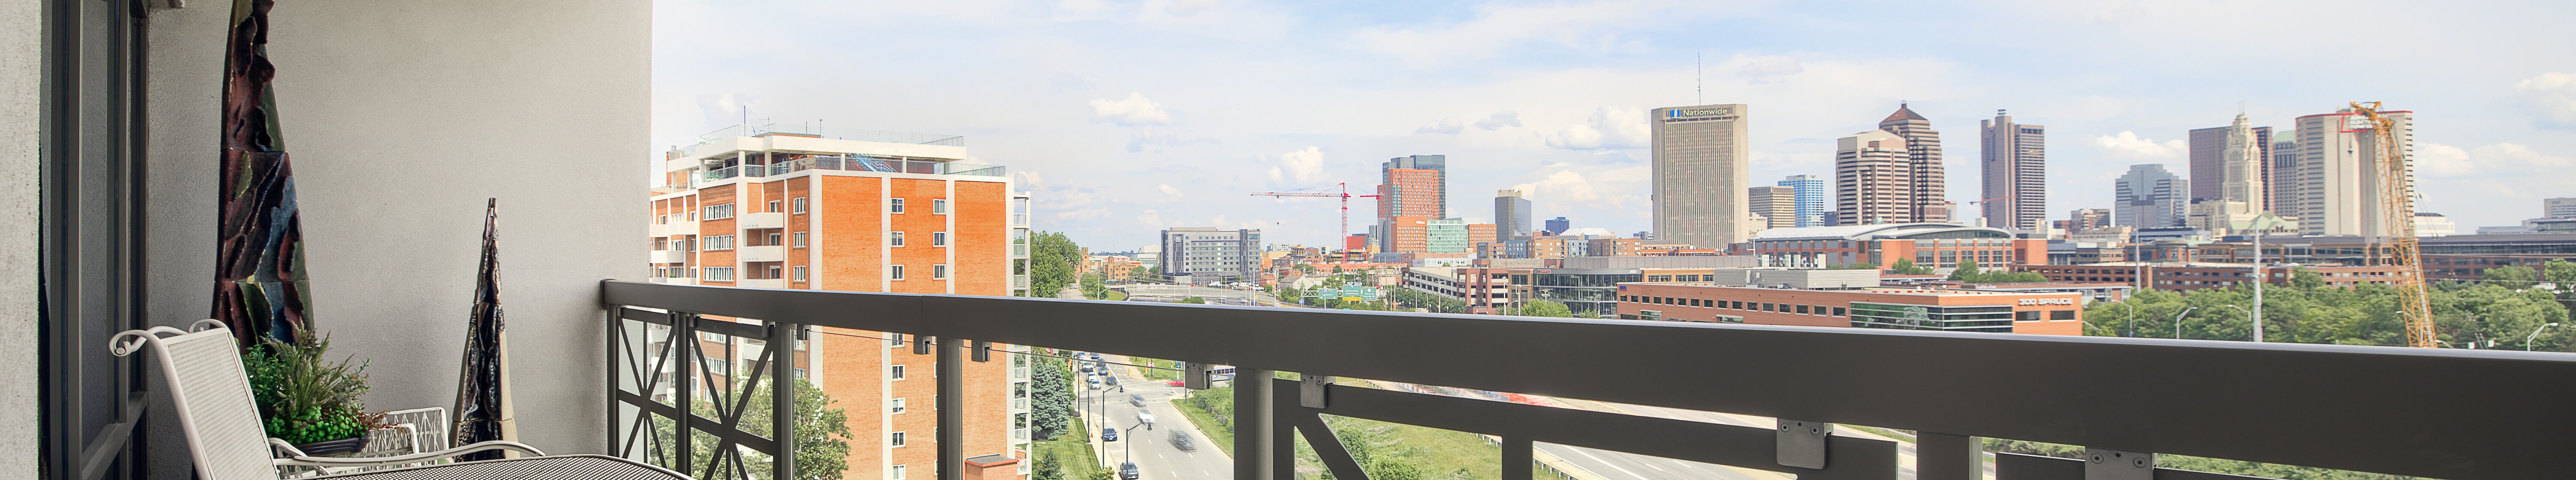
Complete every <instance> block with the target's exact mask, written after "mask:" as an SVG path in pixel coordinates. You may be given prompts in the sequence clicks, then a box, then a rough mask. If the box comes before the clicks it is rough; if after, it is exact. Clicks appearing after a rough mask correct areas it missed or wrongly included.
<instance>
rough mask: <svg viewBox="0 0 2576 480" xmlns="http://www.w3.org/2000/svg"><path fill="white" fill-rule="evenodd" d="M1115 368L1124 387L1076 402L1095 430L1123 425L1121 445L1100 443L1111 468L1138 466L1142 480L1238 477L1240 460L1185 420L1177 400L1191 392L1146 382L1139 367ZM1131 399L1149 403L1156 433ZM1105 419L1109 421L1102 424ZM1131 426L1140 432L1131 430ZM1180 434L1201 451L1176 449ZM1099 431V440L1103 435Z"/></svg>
mask: <svg viewBox="0 0 2576 480" xmlns="http://www.w3.org/2000/svg"><path fill="white" fill-rule="evenodd" d="M1102 358H1104V359H1107V360H1109V361H1112V362H1125V361H1127V359H1126V357H1121V356H1115V355H1105V356H1103V357H1102ZM1109 367H1110V368H1108V369H1107V370H1108V371H1109V372H1111V374H1112V375H1116V376H1117V377H1118V384H1119V387H1106V388H1103V389H1101V390H1088V389H1086V390H1082V396H1081V397H1080V398H1077V399H1076V403H1075V405H1076V406H1079V407H1082V408H1083V416H1084V418H1085V419H1086V420H1085V421H1086V422H1089V424H1090V425H1094V426H1093V427H1091V428H1092V429H1094V430H1098V429H1099V428H1100V427H1099V426H1100V425H1115V426H1117V427H1118V441H1115V442H1100V443H1099V445H1100V446H1101V447H1102V448H1101V450H1100V453H1101V459H1102V461H1103V463H1105V464H1107V465H1105V466H1108V467H1111V468H1116V467H1117V466H1118V464H1119V462H1125V461H1133V462H1136V467H1137V472H1138V474H1139V475H1140V476H1139V479H1140V480H1177V479H1191V480H1202V479H1203V480H1217V479H1225V478H1233V477H1234V460H1233V459H1231V458H1228V457H1226V454H1225V452H1223V451H1222V450H1223V448H1221V447H1219V446H1217V445H1216V444H1213V443H1209V442H1208V436H1207V433H1206V432H1201V431H1199V430H1198V429H1197V428H1196V427H1194V426H1192V425H1190V422H1189V420H1187V419H1185V418H1184V417H1182V416H1181V412H1180V410H1178V409H1175V408H1174V407H1173V406H1172V399H1173V398H1174V397H1176V396H1179V395H1181V394H1182V393H1183V392H1186V391H1187V389H1184V388H1181V387H1176V386H1171V385H1167V384H1164V383H1163V382H1162V381H1157V380H1146V379H1145V378H1144V377H1143V376H1141V375H1139V372H1137V371H1136V370H1135V369H1134V368H1130V367H1127V366H1124V365H1115V364H1113V365H1110V366H1109ZM1080 383H1084V382H1077V384H1080ZM1120 388H1124V389H1125V391H1123V392H1122V391H1119V389H1120ZM1129 395H1135V396H1139V397H1143V398H1144V399H1145V409H1146V411H1150V412H1153V414H1154V428H1153V429H1152V430H1145V429H1143V428H1142V427H1136V423H1137V422H1136V410H1137V407H1135V406H1134V405H1133V404H1131V403H1129V402H1130V400H1129V398H1128V396H1129ZM1102 418H1106V419H1107V420H1108V421H1107V422H1101V421H1098V420H1099V419H1102ZM1131 427H1134V428H1136V430H1135V431H1132V432H1131V431H1128V429H1129V428H1131ZM1174 431H1180V432H1185V433H1188V434H1189V436H1190V440H1191V442H1192V443H1194V444H1195V446H1196V448H1195V449H1193V450H1182V449H1180V448H1179V447H1177V446H1174V445H1173V444H1172V441H1171V438H1172V432H1174ZM1093 433H1094V434H1095V435H1094V436H1097V433H1098V432H1096V431H1095V432H1093Z"/></svg>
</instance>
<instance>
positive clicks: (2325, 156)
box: [2277, 108, 2415, 236]
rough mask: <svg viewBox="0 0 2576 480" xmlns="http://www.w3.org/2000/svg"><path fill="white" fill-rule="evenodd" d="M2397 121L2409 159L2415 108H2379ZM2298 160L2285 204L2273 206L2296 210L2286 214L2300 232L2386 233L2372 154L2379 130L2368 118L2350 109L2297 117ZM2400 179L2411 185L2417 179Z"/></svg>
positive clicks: (2399, 146)
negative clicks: (2297, 225) (2413, 109)
mask: <svg viewBox="0 0 2576 480" xmlns="http://www.w3.org/2000/svg"><path fill="white" fill-rule="evenodd" d="M2380 115H2381V116H2384V117H2388V119H2389V120H2392V121H2394V122H2395V123H2396V127H2397V131H2396V132H2394V133H2395V137H2396V139H2397V145H2396V146H2395V147H2396V150H2397V151H2398V152H2399V155H2401V156H2403V157H2404V158H2405V161H2406V162H2408V163H2409V164H2412V163H2413V162H2414V158H2415V116H2414V113H2413V112H2405V111H2393V112H2380ZM2298 126H2299V131H2298V143H2299V147H2298V148H2299V160H2298V162H2299V163H2298V165H2297V167H2296V168H2293V169H2290V170H2289V171H2288V172H2285V173H2291V174H2292V175H2291V176H2292V177H2293V178H2291V179H2289V181H2290V182H2291V185H2288V186H2284V187H2283V188H2292V189H2293V192H2294V194H2293V195H2290V196H2289V197H2290V198H2289V201H2287V202H2284V203H2286V204H2287V205H2285V206H2283V207H2282V208H2279V209H2277V210H2295V212H2296V213H2295V214H2294V215H2293V214H2284V215H2282V216H2284V217H2291V218H2296V219H2297V220H2298V221H2299V232H2300V233H2302V234H2306V235H2361V236H2387V235H2389V233H2390V232H2391V231H2393V229H2394V227H2395V226H2393V225H2382V224H2383V223H2386V222H2387V218H2386V216H2385V215H2382V214H2381V208H2382V207H2381V203H2380V195H2379V179H2380V172H2381V169H2380V168H2378V166H2379V162H2378V160H2376V159H2374V158H2372V156H2373V155H2375V153H2373V152H2374V151H2375V150H2374V149H2376V148H2378V143H2377V142H2378V140H2377V138H2378V135H2376V134H2374V133H2373V132H2372V131H2371V130H2372V129H2373V128H2375V127H2373V126H2372V125H2371V124H2370V122H2368V121H2367V120H2365V119H2364V117H2363V116H2362V115H2361V114H2359V113H2353V112H2352V111H2351V109H2348V108H2347V109H2343V110H2342V111H2338V112H2336V113H2328V114H2319V115H2309V116H2304V117H2299V118H2298ZM2409 175H2410V177H2409V178H2405V179H2402V181H2403V182H2405V185H2407V186H2408V189H2407V190H2408V191H2410V192H2411V191H2413V185H2414V182H2415V179H2414V178H2412V177H2411V175H2412V174H2411V173H2410V174H2409Z"/></svg>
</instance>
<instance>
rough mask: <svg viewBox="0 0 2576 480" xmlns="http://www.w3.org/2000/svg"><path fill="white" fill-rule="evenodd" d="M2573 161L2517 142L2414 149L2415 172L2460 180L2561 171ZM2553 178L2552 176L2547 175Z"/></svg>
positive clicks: (2427, 145)
mask: <svg viewBox="0 0 2576 480" xmlns="http://www.w3.org/2000/svg"><path fill="white" fill-rule="evenodd" d="M2571 166H2576V161H2570V160H2568V159H2567V158H2566V157H2559V156H2554V155H2550V154H2546V153H2541V152H2540V151H2538V150H2533V149H2532V148H2531V147H2530V146H2526V145H2523V144H2519V143H2498V144H2494V145H2487V146H2482V147H2478V148H2474V149H2465V150H2464V149H2461V148H2460V147H2454V146H2450V145H2443V144H2438V143H2426V144H2421V145H2418V146H2416V149H2415V169H2416V172H2418V173H2422V174H2424V175H2425V176H2431V177H2462V176H2473V175H2486V174H2510V173H2521V172H2564V171H2567V168H2568V167H2571ZM2550 176H2555V175H2550Z"/></svg>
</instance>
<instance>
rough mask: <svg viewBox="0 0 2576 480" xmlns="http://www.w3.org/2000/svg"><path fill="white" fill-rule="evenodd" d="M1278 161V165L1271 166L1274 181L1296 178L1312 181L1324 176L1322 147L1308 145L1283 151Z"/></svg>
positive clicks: (1271, 176) (1271, 175)
mask: <svg viewBox="0 0 2576 480" xmlns="http://www.w3.org/2000/svg"><path fill="white" fill-rule="evenodd" d="M1263 160H1265V161H1267V160H1269V159H1266V158H1265V159H1263ZM1276 162H1277V164H1276V165H1271V166H1270V179H1271V180H1273V181H1278V180H1287V179H1291V178H1294V179H1297V181H1299V182H1311V181H1314V180H1315V179H1316V178H1319V177H1323V176H1324V149H1323V148H1322V147H1306V149H1305V150H1297V151H1292V152H1288V153H1282V154H1279V159H1278V160H1277V161H1276Z"/></svg>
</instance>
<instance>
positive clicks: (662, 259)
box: [644, 250, 689, 263]
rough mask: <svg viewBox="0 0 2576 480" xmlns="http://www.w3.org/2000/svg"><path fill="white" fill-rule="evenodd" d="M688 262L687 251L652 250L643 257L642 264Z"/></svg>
mask: <svg viewBox="0 0 2576 480" xmlns="http://www.w3.org/2000/svg"><path fill="white" fill-rule="evenodd" d="M688 261H689V251H688V250H654V251H652V253H648V254H645V256H644V263H688Z"/></svg>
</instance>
